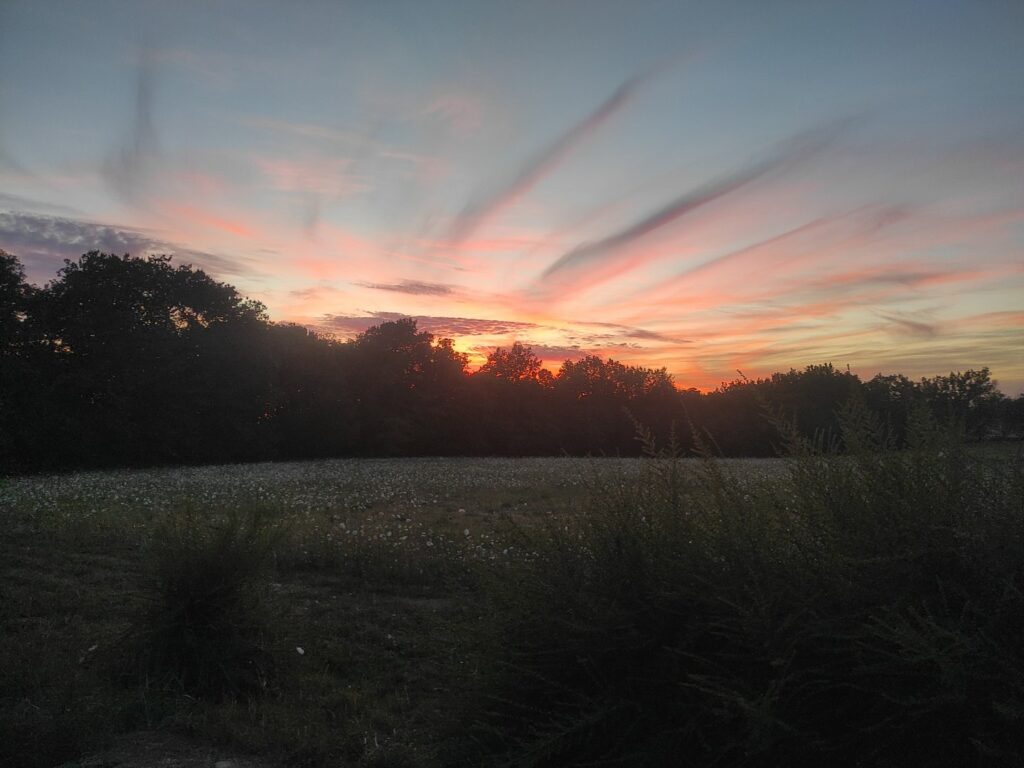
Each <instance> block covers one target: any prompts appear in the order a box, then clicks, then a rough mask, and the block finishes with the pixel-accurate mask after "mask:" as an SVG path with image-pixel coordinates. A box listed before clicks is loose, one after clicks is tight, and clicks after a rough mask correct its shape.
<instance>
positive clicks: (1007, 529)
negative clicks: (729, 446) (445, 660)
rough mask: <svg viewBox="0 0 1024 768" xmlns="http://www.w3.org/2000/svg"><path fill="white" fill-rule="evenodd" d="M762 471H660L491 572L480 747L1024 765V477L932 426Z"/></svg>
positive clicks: (509, 759)
mask: <svg viewBox="0 0 1024 768" xmlns="http://www.w3.org/2000/svg"><path fill="white" fill-rule="evenodd" d="M842 422H843V434H842V440H843V444H844V445H845V447H846V452H845V453H844V454H843V455H838V454H835V453H831V452H828V451H823V450H818V449H815V447H814V446H811V445H808V444H807V443H806V442H802V441H799V440H796V439H794V440H793V441H792V445H791V449H792V451H791V452H792V456H791V458H790V459H789V460H788V462H787V471H785V472H784V473H782V474H781V475H780V476H777V477H772V476H765V477H761V478H758V477H756V476H752V475H750V474H746V473H744V474H743V475H741V474H739V473H729V472H728V471H727V470H726V469H724V468H723V467H722V466H720V465H719V464H717V463H716V462H715V461H713V460H711V459H707V460H706V461H705V462H704V463H703V466H702V469H701V470H700V471H698V472H685V473H684V472H683V471H682V469H681V467H680V466H679V464H678V462H677V461H676V460H675V458H674V457H673V456H672V455H669V454H661V455H660V456H658V457H654V458H652V461H651V463H650V465H649V471H648V472H647V474H646V476H645V477H643V478H642V479H641V481H640V482H639V483H637V484H635V485H634V484H632V483H620V484H614V483H609V484H607V486H606V487H603V488H601V489H600V494H599V498H600V499H602V500H603V503H601V505H600V506H599V507H598V508H596V509H593V510H591V511H590V512H589V514H586V515H581V516H579V517H577V518H575V519H571V520H565V519H559V520H552V522H551V524H550V525H549V526H548V527H547V528H546V529H545V530H544V531H543V532H542V533H541V534H539V535H538V534H536V533H533V534H529V533H526V534H523V540H522V542H521V545H522V546H523V547H525V548H526V549H527V550H528V551H530V552H532V553H533V554H532V555H531V557H530V558H529V561H528V563H527V564H526V565H525V566H522V567H519V566H514V567H509V568H508V569H507V570H503V571H502V572H501V573H500V574H498V577H497V578H494V579H492V580H491V587H490V593H491V596H492V600H493V602H494V612H493V615H494V617H495V618H494V619H493V621H492V622H491V625H490V627H489V631H490V633H491V645H490V646H489V648H488V651H487V652H486V653H485V656H487V655H489V657H490V658H489V661H490V667H489V668H490V673H489V674H488V675H485V676H484V679H483V682H482V685H483V700H484V702H485V705H484V707H483V710H484V715H483V716H482V717H478V718H477V725H476V728H475V730H474V734H473V735H474V738H475V739H477V742H478V744H479V745H480V748H481V752H482V753H485V754H488V755H490V757H491V758H492V759H494V761H495V762H497V763H500V764H507V765H517V766H561V765H635V766H658V765H672V766H688V765H692V766H711V765H716V766H755V765H765V766H767V765H771V766H776V765H787V766H794V765H797V766H800V765H806V766H812V765H813V766H817V765H840V766H842V765H849V766H854V765H874V766H903V765H959V766H970V765H977V766H982V765H984V766H991V765H1020V764H1022V763H1024V646H1022V644H1021V638H1024V481H1022V477H1024V473H1022V468H1021V462H1020V460H1019V458H1018V460H1017V461H1012V460H1008V459H1006V458H1002V459H991V458H990V459H985V458H982V457H980V456H977V455H972V454H971V453H969V452H968V451H967V450H966V449H965V448H964V446H963V445H962V444H961V443H960V442H959V441H957V440H956V439H955V438H954V437H952V436H951V435H950V434H949V433H947V432H945V431H943V430H940V429H938V428H936V427H935V425H933V424H930V423H929V422H928V420H927V419H926V418H924V417H920V416H919V417H918V418H916V421H915V423H914V424H913V425H912V429H911V437H910V445H911V447H910V449H908V450H905V451H900V452H895V451H890V450H887V449H886V445H885V441H884V440H883V439H882V437H881V435H882V430H881V429H880V428H879V427H878V425H877V424H875V423H874V422H873V421H872V419H871V418H870V417H869V416H868V415H867V414H866V413H865V412H864V411H863V410H862V409H860V408H858V407H855V406H854V407H851V408H849V409H847V411H846V412H845V413H844V414H843V419H842Z"/></svg>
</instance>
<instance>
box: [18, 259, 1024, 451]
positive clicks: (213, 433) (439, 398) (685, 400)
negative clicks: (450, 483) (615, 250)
mask: <svg viewBox="0 0 1024 768" xmlns="http://www.w3.org/2000/svg"><path fill="white" fill-rule="evenodd" d="M851 398H861V399H862V400H863V401H864V402H865V403H866V404H867V405H868V406H869V407H870V409H871V410H873V411H874V412H875V413H876V414H877V416H878V419H879V421H880V423H881V424H882V425H883V426H884V428H885V429H887V430H888V432H889V434H890V435H891V438H892V440H893V442H894V444H897V445H898V444H899V443H900V442H901V441H902V440H903V435H904V431H905V428H906V424H907V420H908V418H911V414H912V413H915V412H927V413H931V414H932V415H934V416H935V417H937V418H940V419H944V420H947V419H952V420H954V421H957V422H959V423H960V424H962V426H963V428H964V429H965V430H966V432H967V434H968V436H970V437H973V438H988V437H999V436H1020V434H1021V432H1022V431H1024V426H1022V425H1024V396H1022V397H1018V398H1016V399H1010V398H1007V397H1005V396H1004V395H1002V394H1001V393H1000V392H999V390H998V389H997V388H996V385H995V382H993V381H992V380H991V378H990V376H989V371H988V369H982V370H979V371H966V372H963V373H951V374H949V375H948V376H937V377H935V378H930V379H922V380H920V381H916V382H915V381H911V380H910V379H908V378H907V377H905V376H900V375H895V376H882V375H879V376H876V377H875V378H873V379H871V380H870V381H861V380H860V379H859V378H858V377H857V376H856V375H855V374H853V373H850V372H849V371H843V370H837V369H835V368H833V367H832V365H831V364H827V365H813V366H809V367H807V368H805V369H804V370H801V371H796V370H791V371H789V372H788V373H776V374H773V375H772V376H771V377H770V378H766V379H757V380H752V381H751V380H738V381H733V382H731V383H728V384H723V385H722V386H720V387H719V388H718V389H716V390H714V391H713V392H710V393H706V394H702V393H700V392H698V391H697V390H695V389H688V390H687V389H683V390H681V389H679V388H678V387H677V386H676V383H675V382H674V381H673V379H672V376H671V375H670V374H669V373H668V372H667V371H666V370H665V369H664V368H661V369H650V368H643V367H639V366H633V365H625V364H622V363H620V362H616V361H614V360H603V359H601V358H599V357H596V356H588V357H584V358H583V359H581V360H577V361H566V362H565V363H563V364H562V367H561V368H560V369H559V371H558V373H557V374H552V373H550V372H549V371H547V370H545V369H543V368H542V367H541V361H540V360H539V359H538V358H537V356H536V355H534V354H533V353H532V351H531V350H530V349H529V347H525V346H523V345H520V344H518V343H517V344H514V345H512V347H510V348H502V349H497V350H495V351H494V352H493V353H492V354H491V355H490V356H489V357H488V359H487V362H486V363H485V364H484V365H483V366H482V367H481V368H480V369H479V370H478V371H476V372H474V373H472V374H470V373H468V371H467V358H466V356H465V355H464V354H462V353H460V352H458V351H456V350H455V349H454V347H453V346H452V342H451V340H449V339H437V338H434V336H432V335H431V334H430V333H427V332H425V331H422V330H419V329H418V328H417V327H416V323H415V321H414V320H411V319H407V320H398V321H395V322H385V323H382V324H381V325H379V326H376V327H374V328H370V329H369V330H367V331H366V332H365V333H362V334H360V335H359V336H358V337H357V338H355V339H354V340H352V341H346V342H341V341H337V340H335V339H332V338H329V337H325V336H323V335H319V334H317V333H315V332H313V331H310V330H308V329H306V328H304V327H302V326H298V325H292V324H282V323H272V322H270V321H269V320H268V318H267V315H266V311H265V308H264V307H263V306H262V305H261V304H259V303H258V302H255V301H251V300H248V299H246V298H244V297H242V296H241V295H239V293H238V292H237V291H236V290H235V288H233V287H231V286H229V285H226V284H224V283H219V282H217V281H215V280H213V279H211V278H210V277H209V276H207V275H206V274H205V273H204V272H202V271H201V270H198V269H194V268H192V267H191V266H174V265H172V264H171V261H170V259H169V258H168V257H163V256H161V257H149V258H133V257H130V256H127V255H125V256H116V255H111V254H105V253H99V252H96V251H92V252H90V253H87V254H85V255H83V256H82V257H81V258H80V259H78V260H77V261H67V262H65V266H64V267H63V268H62V269H61V270H60V271H59V272H58V274H57V277H56V279H55V280H54V281H52V282H50V283H49V284H47V285H46V286H45V287H42V288H38V287H35V286H31V285H28V284H27V283H26V282H25V279H24V272H23V270H22V267H21V265H20V263H19V262H18V260H17V259H16V258H15V257H14V256H11V255H9V254H6V253H4V252H2V251H0V469H2V470H4V471H36V470H54V469H66V468H79V467H105V466H125V465H152V464H173V463H207V462H233V461H255V460H264V459H305V458H316V457H333V456H413V455H416V456H422V455H479V456H487V455H495V456H518V455H559V454H563V453H565V454H572V455H582V454H602V453H603V454H622V455H631V454H636V453H637V452H638V451H639V449H640V446H639V444H638V443H637V441H636V439H635V436H636V424H637V423H639V424H643V425H646V426H648V427H650V428H651V429H652V430H653V431H654V433H655V436H656V438H657V439H658V441H659V442H660V443H661V444H666V443H667V442H668V441H669V439H670V432H671V431H674V434H675V439H676V440H677V443H678V446H679V448H680V449H681V450H683V451H686V450H689V449H691V448H693V447H694V434H698V435H703V436H705V438H704V439H706V441H707V444H708V445H709V446H710V447H711V449H712V450H715V451H717V452H720V453H722V454H724V455H729V456H766V455H773V454H774V453H775V452H776V451H777V449H778V447H779V443H780V438H779V431H778V429H777V423H776V424H773V423H772V419H771V418H767V417H766V413H774V414H775V417H776V422H777V420H778V418H779V417H781V418H784V419H787V420H790V421H791V422H792V423H794V424H795V425H796V427H797V429H798V431H799V432H800V433H802V434H803V435H806V436H822V435H825V436H827V435H830V434H836V418H837V415H836V414H837V411H839V410H840V408H841V406H843V404H845V403H847V402H848V401H849V400H850V399H851ZM673 427H674V430H673Z"/></svg>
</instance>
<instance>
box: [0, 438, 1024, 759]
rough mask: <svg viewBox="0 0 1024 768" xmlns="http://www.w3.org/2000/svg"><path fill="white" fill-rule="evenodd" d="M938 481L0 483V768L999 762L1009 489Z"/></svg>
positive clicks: (980, 481)
mask: <svg viewBox="0 0 1024 768" xmlns="http://www.w3.org/2000/svg"><path fill="white" fill-rule="evenodd" d="M951 451H952V449H950V448H947V447H939V446H935V445H933V446H930V447H926V448H923V449H921V450H919V451H917V452H914V451H911V452H907V453H906V454H905V455H900V456H898V457H881V458H880V457H879V456H876V455H875V454H871V455H870V456H868V457H866V458H863V459H858V458H834V457H823V456H818V455H807V456H804V457H803V458H797V459H795V460H792V461H786V462H784V461H782V460H747V461H718V462H705V461H700V460H696V459H687V460H674V459H671V458H666V457H662V458H645V459H570V458H561V459H451V460H448V459H429V460H426V459H417V460H336V461H318V462H304V463H281V464H254V465H232V466H211V467H200V468H169V469H152V470H133V471H116V472H94V473H79V474H68V475H59V476H33V477H22V478H10V479H8V480H6V481H3V484H2V485H0V515H2V519H0V525H2V526H3V530H4V535H3V536H2V537H0V561H2V562H3V580H2V582H0V584H2V586H0V590H2V591H0V626H2V628H3V631H2V635H0V744H2V746H0V764H3V765H8V764H9V765H12V766H13V765H19V766H26V768H32V767H33V766H47V767H50V766H57V765H61V764H63V763H67V764H68V765H75V764H76V763H75V762H74V761H76V760H80V759H81V758H82V756H83V755H88V754H101V755H102V754H104V750H107V749H108V748H110V746H111V745H112V744H116V743H118V738H119V737H120V735H121V734H126V733H140V732H141V733H146V734H154V733H159V734H172V735H173V737H174V738H180V739H184V740H186V741H185V742H183V743H186V744H188V745H190V747H189V748H190V749H193V750H196V749H198V747H197V746H196V745H212V746H211V747H210V748H211V749H216V750H220V751H219V752H217V754H221V755H223V754H227V755H231V756H238V755H256V756H258V758H254V759H257V760H258V761H260V762H258V763H253V764H254V765H256V764H259V765H308V766H327V765H364V766H413V765H483V764H494V765H499V764H508V765H536V766H540V765H552V766H554V765H566V764H573V763H574V762H577V761H578V763H579V764H583V763H587V764H595V761H599V760H600V759H601V758H602V757H603V756H607V757H609V758H610V759H611V758H613V759H614V760H616V761H617V762H616V764H623V765H662V764H664V765H669V764H678V763H677V762H675V761H676V760H677V759H678V755H679V754H681V753H680V751H679V750H680V749H687V750H689V751H688V752H686V754H688V755H689V757H688V763H687V764H692V765H770V764H781V763H779V762H778V761H779V760H784V761H785V762H787V763H788V764H792V765H813V764H818V763H819V762H820V761H821V760H823V759H825V760H829V761H831V762H832V763H833V764H837V765H838V764H848V765H854V764H857V761H861V760H864V759H865V758H867V759H868V760H871V759H872V758H874V762H873V763H872V764H879V765H900V764H915V763H914V762H903V761H901V760H899V759H898V758H894V757H893V755H899V754H906V751H907V750H916V754H918V755H920V756H921V757H922V758H924V759H929V760H932V761H933V762H932V764H936V763H934V760H936V759H938V758H939V757H941V756H942V755H943V754H945V755H947V756H951V758H955V759H956V760H957V761H958V762H959V764H977V765H998V764H1007V765H1010V764H1014V761H1015V760H1017V758H1019V757H1020V754H1021V753H1020V751H1019V750H1020V747H1021V743H1020V736H1019V733H1020V732H1021V731H1020V729H1019V727H1018V726H1020V725H1021V724H1022V717H1024V667H1022V665H1021V661H1022V657H1021V654H1020V651H1019V649H1018V647H1017V646H1018V645H1019V643H1018V642H1017V640H1016V638H1018V637H1019V636H1020V635H1019V633H1018V632H1017V630H1018V629H1020V622H1021V618H1020V616H1019V615H1018V609H1019V608H1020V607H1021V606H1022V605H1024V600H1022V599H1021V592H1020V586H1021V585H1020V581H1019V579H1020V578H1021V574H1022V573H1024V568H1022V563H1024V558H1022V555H1021V552H1022V551H1024V549H1022V548H1021V547H1019V546H1018V545H1019V544H1021V543H1022V542H1024V535H1022V531H1024V525H1022V524H1021V523H1022V521H1021V519H1020V518H1021V514H1020V513H1021V510H1020V504H1021V502H1020V497H1019V494H1018V492H1019V491H1020V489H1021V487H1022V485H1021V482H1020V470H1019V465H1015V464H1014V463H1013V461H1011V460H1007V458H1006V457H1003V456H1000V457H998V458H994V459H993V458H983V459H971V458H969V457H967V455H966V454H964V453H962V452H956V453H955V455H954V453H952V452H951ZM225 585H226V586H225ZM197 605H199V606H206V608H205V609H204V610H207V613H206V614H202V616H204V618H201V619H198V620H196V619H194V618H189V616H192V615H193V614H191V613H189V612H190V611H192V612H195V611H200V608H196V606H197ZM210 606H212V608H210ZM200 613H201V611H200ZM186 614H188V615H186ZM204 633H206V634H204ZM197 638H198V639H197ZM886 665H888V666H886ZM823 712H825V713H828V715H827V718H828V719H827V720H824V721H823V720H822V719H821V718H822V717H823V716H824V715H823ZM867 728H874V729H875V730H874V732H873V733H874V736H873V737H872V739H870V740H869V741H870V742H871V743H870V744H864V743H862V742H864V741H865V740H864V739H863V737H862V736H860V735H859V734H860V733H862V732H864V730H865V729H867ZM935 734H942V737H941V738H934V737H935ZM148 738H150V740H152V739H153V738H157V737H155V736H150V737H148ZM929 739H931V740H932V742H934V744H933V747H934V751H933V749H932V747H929V746H927V745H928V743H929V741H928V740H929ZM150 746H151V745H150ZM139 749H140V750H142V751H145V745H143V746H142V747H139ZM199 751H200V752H202V754H203V755H206V758H203V759H207V758H208V757H209V755H210V754H213V753H212V752H204V751H202V750H199ZM107 754H114V753H107ZM197 754H198V752H197ZM838 756H844V757H842V758H839V757H838ZM937 756H938V757H937ZM135 759H136V760H137V761H138V762H139V764H142V763H143V762H144V760H143V759H142V758H141V757H138V756H136V758H135ZM86 764H87V763H82V765H86ZM91 764H92V765H101V764H103V765H118V764H119V763H118V762H117V760H116V759H114V758H108V761H107V762H105V763H104V762H103V761H102V759H100V760H99V762H96V761H94V762H93V763H91ZM125 764H127V763H125ZM192 764H193V763H188V762H187V761H184V759H183V762H181V765H183V766H184V765H192ZM194 764H195V765H199V764H205V763H200V762H195V763H194Z"/></svg>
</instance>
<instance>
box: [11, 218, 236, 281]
mask: <svg viewBox="0 0 1024 768" xmlns="http://www.w3.org/2000/svg"><path fill="white" fill-rule="evenodd" d="M0 248H3V250H5V251H8V252H10V253H13V254H15V255H16V256H18V257H20V258H22V259H23V260H24V262H25V266H26V268H27V269H28V272H29V277H30V279H33V280H38V281H44V280H49V279H52V278H53V277H54V273H55V272H56V270H57V269H58V268H59V267H60V266H61V264H62V263H63V261H64V259H76V258H78V257H79V256H81V255H82V254H83V253H85V252H87V251H93V250H98V251H105V252H107V253H118V254H120V253H130V254H133V255H135V256H142V255H147V254H153V253H160V254H163V253H169V254H175V255H176V256H177V260H178V262H179V263H192V264H194V265H196V266H197V267H201V268H203V269H208V270H210V271H211V272H214V273H215V274H216V275H218V276H223V277H229V276H230V277H241V276H252V275H254V274H255V270H253V269H252V268H250V267H249V266H248V265H247V264H246V263H245V261H244V260H241V259H231V258H225V257H223V256H218V255H216V254H212V253H207V252H204V251H195V250H189V249H183V248H180V247H178V246H176V245H174V244H173V243H169V242H167V241H165V240H162V239H160V238H159V237H156V236H154V235H152V234H150V233H148V232H146V231H144V230H140V229H132V228H129V227H114V226H110V225H107V224H101V223H98V222H94V221H79V220H76V219H69V218H64V217H60V216H41V215H36V214H31V213H17V212H0Z"/></svg>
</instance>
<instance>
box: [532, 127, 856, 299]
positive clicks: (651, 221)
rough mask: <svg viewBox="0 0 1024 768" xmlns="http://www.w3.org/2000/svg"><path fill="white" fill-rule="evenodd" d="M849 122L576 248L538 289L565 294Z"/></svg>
mask: <svg viewBox="0 0 1024 768" xmlns="http://www.w3.org/2000/svg"><path fill="white" fill-rule="evenodd" d="M847 123H848V121H840V122H836V123H832V124H830V125H827V126H825V127H822V128H817V129H814V130H811V131H807V132H805V133H802V134H800V135H798V136H795V137H793V138H791V139H789V140H788V141H786V142H784V143H783V144H782V145H781V146H780V147H778V148H777V149H776V150H775V151H774V152H772V153H771V154H769V155H768V156H767V157H765V158H764V159H761V160H757V161H754V162H751V163H749V164H747V165H745V166H743V167H741V168H739V169H737V170H734V171H733V172H731V173H729V174H725V175H723V176H720V177H718V178H716V179H713V180H712V181H709V182H707V183H705V184H703V185H701V186H699V187H697V188H696V189H693V190H689V191H687V192H685V193H684V194H682V195H680V196H679V197H676V198H675V199H673V200H671V201H670V202H668V203H667V204H666V205H664V206H662V207H661V208H658V209H656V210H655V211H653V212H651V213H649V214H648V215H646V216H644V217H643V218H641V219H640V220H638V221H636V222H634V223H633V224H631V225H629V226H627V227H625V228H623V229H621V230H619V231H618V232H615V233H614V234H612V235H609V236H607V237H604V238H602V239H600V240H597V241H595V242H591V243H584V244H583V245H580V246H577V247H576V248H573V249H572V250H570V251H569V252H568V253H565V254H563V255H562V256H561V257H560V258H559V259H558V260H556V261H555V262H554V263H553V264H552V265H551V266H549V267H548V268H547V269H545V270H544V272H543V273H542V274H541V276H540V278H539V279H538V281H536V284H535V287H536V288H538V289H541V290H544V289H548V288H553V287H555V286H556V285H557V286H558V287H560V288H563V289H564V288H565V287H566V285H567V284H568V283H571V282H572V276H573V274H574V273H579V272H581V271H585V270H593V269H595V268H597V267H600V266H602V265H603V264H605V263H607V262H610V261H613V260H614V259H616V258H617V257H619V255H620V253H621V252H622V251H623V250H624V249H626V248H627V247H628V246H630V245H632V244H633V243H634V242H636V241H637V240H640V239H641V238H643V237H646V236H647V235H649V234H651V233H652V232H655V231H656V230H659V229H661V228H663V227H666V226H667V225H669V224H672V223H673V222H675V221H677V220H678V219H680V218H682V217H683V216H686V215H687V214H689V213H692V212H693V211H695V210H697V209H698V208H701V207H703V206H706V205H708V204H710V203H713V202H715V201H716V200H719V199H721V198H723V197H726V196H727V195H730V194H732V193H734V192H737V191H739V190H741V189H743V188H744V187H747V186H749V185H751V184H753V183H754V182H755V181H757V180H759V179H761V178H763V177H764V176H767V175H768V174H770V173H773V172H776V171H780V170H783V169H785V168H788V167H790V166H793V165H795V164H796V163H798V162H800V161H802V160H805V159H806V158H808V157H810V156H811V155H813V154H815V153H816V152H819V151H820V150H821V149H823V148H824V147H825V146H827V145H828V144H829V143H830V142H831V141H833V140H834V139H835V137H836V136H837V135H838V134H839V133H840V131H842V130H843V129H845V127H846V125H847Z"/></svg>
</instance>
